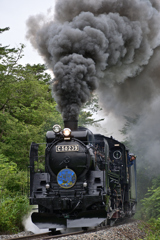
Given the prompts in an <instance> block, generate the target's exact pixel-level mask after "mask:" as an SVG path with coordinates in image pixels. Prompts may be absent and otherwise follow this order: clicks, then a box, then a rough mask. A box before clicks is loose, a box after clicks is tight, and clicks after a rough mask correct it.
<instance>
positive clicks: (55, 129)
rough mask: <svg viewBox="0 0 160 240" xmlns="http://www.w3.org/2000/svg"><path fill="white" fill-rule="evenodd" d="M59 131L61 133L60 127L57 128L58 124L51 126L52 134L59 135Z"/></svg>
mask: <svg viewBox="0 0 160 240" xmlns="http://www.w3.org/2000/svg"><path fill="white" fill-rule="evenodd" d="M60 131H61V126H59V125H58V124H55V125H54V126H53V132H55V133H59V132H60Z"/></svg>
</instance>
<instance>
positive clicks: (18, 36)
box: [0, 0, 55, 64]
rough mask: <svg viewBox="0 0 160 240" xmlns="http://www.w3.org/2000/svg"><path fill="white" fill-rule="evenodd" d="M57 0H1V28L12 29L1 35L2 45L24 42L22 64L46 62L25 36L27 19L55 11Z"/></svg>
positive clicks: (16, 44)
mask: <svg viewBox="0 0 160 240" xmlns="http://www.w3.org/2000/svg"><path fill="white" fill-rule="evenodd" d="M54 6H55V0H45V1H44V0H23V1H22V0H1V1H0V9H1V10H0V28H5V27H9V28H10V30H9V31H6V32H4V33H2V34H1V35H0V44H2V46H6V45H10V47H15V48H17V47H19V46H20V45H19V44H20V43H23V44H24V45H25V46H26V47H25V50H24V57H23V58H22V59H21V64H27V63H29V64H38V63H44V62H43V59H42V58H41V57H40V56H39V54H38V52H37V51H36V50H35V49H34V48H33V47H32V46H31V44H30V42H29V41H28V40H27V39H26V38H25V35H26V31H27V28H26V20H27V19H28V18H29V17H30V16H32V15H36V14H40V13H43V14H47V12H48V11H52V12H53V11H54Z"/></svg>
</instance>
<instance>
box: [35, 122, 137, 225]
mask: <svg viewBox="0 0 160 240" xmlns="http://www.w3.org/2000/svg"><path fill="white" fill-rule="evenodd" d="M64 124H65V128H64V129H63V130H61V127H60V126H59V125H57V124H56V125H54V126H53V131H48V132H47V134H46V151H45V170H44V171H43V172H42V171H41V172H38V171H37V172H36V171H35V161H37V157H38V146H39V144H36V143H32V144H31V148H30V204H31V205H38V212H33V213H32V216H31V218H32V222H33V223H34V224H35V225H37V226H38V227H39V228H41V229H42V228H49V229H56V228H74V227H82V228H84V229H85V228H88V227H94V226H97V225H99V224H102V223H104V222H105V223H107V224H113V223H114V222H115V221H116V220H118V219H121V218H124V217H130V216H132V215H133V214H134V213H135V207H136V201H137V191H136V189H137V187H136V157H135V156H134V155H130V154H129V151H128V150H127V149H126V147H125V146H124V144H122V143H121V142H119V141H117V140H115V139H113V138H112V137H110V138H109V137H106V136H103V135H101V134H93V133H92V132H91V131H90V130H89V129H87V128H83V127H77V122H76V121H66V122H65V123H64ZM131 159H132V161H131Z"/></svg>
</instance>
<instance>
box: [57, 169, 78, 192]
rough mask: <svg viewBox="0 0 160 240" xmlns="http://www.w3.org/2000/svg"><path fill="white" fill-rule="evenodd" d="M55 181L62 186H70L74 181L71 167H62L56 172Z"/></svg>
mask: <svg viewBox="0 0 160 240" xmlns="http://www.w3.org/2000/svg"><path fill="white" fill-rule="evenodd" d="M57 182H58V184H59V186H61V187H62V188H71V187H73V186H74V184H75V183H76V174H75V172H74V171H73V170H72V169H69V168H64V169H62V170H61V171H60V172H59V173H58V174H57Z"/></svg>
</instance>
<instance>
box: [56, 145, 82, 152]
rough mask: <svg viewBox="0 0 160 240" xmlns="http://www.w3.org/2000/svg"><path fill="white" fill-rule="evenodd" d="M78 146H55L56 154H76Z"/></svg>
mask: <svg viewBox="0 0 160 240" xmlns="http://www.w3.org/2000/svg"><path fill="white" fill-rule="evenodd" d="M78 151H79V145H58V146H56V152H78Z"/></svg>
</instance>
